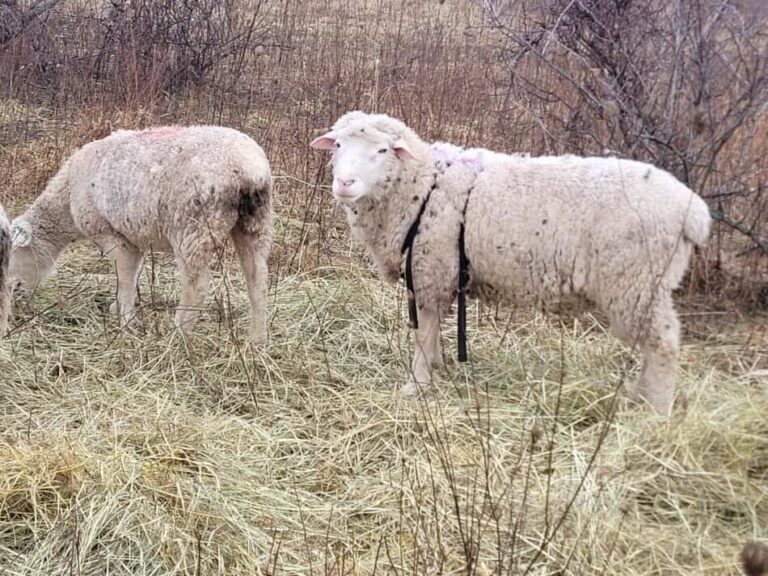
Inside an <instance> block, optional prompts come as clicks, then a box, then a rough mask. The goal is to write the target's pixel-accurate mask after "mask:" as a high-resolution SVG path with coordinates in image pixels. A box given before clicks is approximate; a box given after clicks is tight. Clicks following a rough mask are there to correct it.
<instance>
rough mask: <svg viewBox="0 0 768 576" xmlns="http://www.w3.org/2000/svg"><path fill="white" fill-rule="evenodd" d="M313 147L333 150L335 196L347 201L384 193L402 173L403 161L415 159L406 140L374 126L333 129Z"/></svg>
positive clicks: (314, 143)
mask: <svg viewBox="0 0 768 576" xmlns="http://www.w3.org/2000/svg"><path fill="white" fill-rule="evenodd" d="M311 146H312V148H317V149H319V150H329V151H331V153H332V159H331V163H332V164H333V188H332V190H333V196H334V197H335V198H336V199H337V200H339V201H340V202H344V203H353V202H357V201H358V200H360V199H361V198H363V197H364V196H375V195H376V194H379V193H381V192H383V191H384V190H385V189H386V188H387V186H386V184H387V182H394V181H395V180H396V178H397V177H398V175H399V174H400V170H401V169H402V163H403V162H405V161H407V160H409V159H410V158H413V155H412V154H411V152H410V150H408V147H407V146H406V144H405V142H404V141H402V140H399V139H395V138H393V137H391V136H389V135H387V134H385V133H383V132H381V131H379V130H376V129H375V128H373V127H367V128H357V129H355V130H353V131H350V130H347V131H342V132H340V133H335V132H333V131H332V132H329V133H328V134H325V135H324V136H320V138H317V139H315V140H314V141H313V142H312V144H311Z"/></svg>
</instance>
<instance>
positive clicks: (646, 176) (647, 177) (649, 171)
mask: <svg viewBox="0 0 768 576" xmlns="http://www.w3.org/2000/svg"><path fill="white" fill-rule="evenodd" d="M650 177H651V169H650V168H648V171H647V172H646V173H645V175H644V176H643V180H648V179H649V178H650Z"/></svg>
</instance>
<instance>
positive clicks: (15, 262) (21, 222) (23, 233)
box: [9, 218, 53, 290]
mask: <svg viewBox="0 0 768 576" xmlns="http://www.w3.org/2000/svg"><path fill="white" fill-rule="evenodd" d="M11 239H12V246H13V248H12V251H11V262H10V267H9V276H10V277H11V278H13V279H14V283H15V285H16V286H17V287H18V286H20V287H22V288H24V289H28V290H33V289H34V288H35V287H37V285H38V284H39V283H40V282H42V281H43V280H45V279H46V278H48V277H49V276H50V275H51V273H52V272H53V258H51V257H50V255H49V254H48V253H47V252H46V251H45V250H42V249H41V248H42V247H41V246H38V245H37V244H38V243H36V242H35V238H34V232H33V230H32V224H31V223H30V222H29V221H28V220H25V219H23V218H16V219H15V220H14V221H13V222H12V223H11Z"/></svg>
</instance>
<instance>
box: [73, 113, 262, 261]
mask: <svg viewBox="0 0 768 576" xmlns="http://www.w3.org/2000/svg"><path fill="white" fill-rule="evenodd" d="M69 174H70V191H71V202H72V211H73V217H74V218H75V222H76V225H77V226H78V227H79V228H80V229H81V231H82V232H83V233H85V234H86V235H89V236H95V235H98V234H105V233H110V232H111V231H112V230H114V231H116V232H118V233H119V234H121V235H123V236H124V237H126V238H127V239H128V240H129V241H131V242H134V243H135V244H137V245H139V246H142V247H148V246H149V245H153V246H155V247H161V248H162V247H167V245H168V243H169V240H170V239H171V237H172V236H173V235H174V234H183V233H184V231H185V229H186V228H188V227H190V226H195V227H199V226H201V225H204V226H206V227H208V228H209V229H211V230H218V229H222V230H223V229H226V230H227V231H228V230H229V229H231V227H232V226H233V225H234V222H235V221H236V219H237V208H238V205H239V202H240V196H241V190H242V189H243V188H244V187H246V186H248V185H251V186H252V185H253V184H254V183H263V182H264V181H265V180H269V178H270V172H269V164H268V162H267V160H266V157H265V155H264V153H263V151H262V149H261V148H260V147H259V146H258V145H257V144H256V143H255V142H254V141H253V140H251V139H250V138H249V137H247V136H245V135H244V134H242V133H240V132H237V131H235V130H232V129H228V128H219V127H186V128H174V127H167V128H158V129H150V130H145V131H141V132H135V131H119V132H116V133H114V134H112V135H111V136H109V137H107V138H105V139H103V140H99V141H96V142H92V143H90V144H88V145H86V146H84V147H83V148H82V149H80V150H79V151H78V152H77V153H76V154H75V155H74V156H73V157H72V159H71V163H70V168H69Z"/></svg>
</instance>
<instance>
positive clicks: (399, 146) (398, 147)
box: [392, 138, 413, 160]
mask: <svg viewBox="0 0 768 576" xmlns="http://www.w3.org/2000/svg"><path fill="white" fill-rule="evenodd" d="M392 147H393V148H394V149H395V156H397V157H398V158H399V159H400V160H410V159H411V158H413V152H411V150H410V148H408V144H406V143H405V140H403V139H402V138H400V139H399V140H396V141H395V143H394V144H393V145H392Z"/></svg>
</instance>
